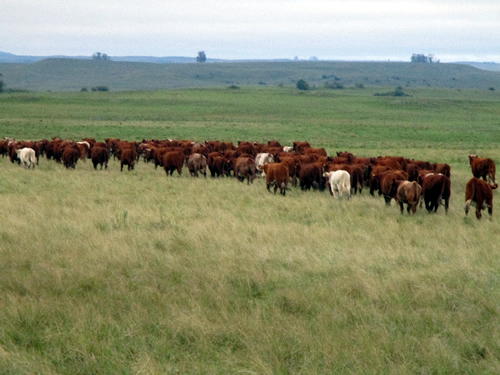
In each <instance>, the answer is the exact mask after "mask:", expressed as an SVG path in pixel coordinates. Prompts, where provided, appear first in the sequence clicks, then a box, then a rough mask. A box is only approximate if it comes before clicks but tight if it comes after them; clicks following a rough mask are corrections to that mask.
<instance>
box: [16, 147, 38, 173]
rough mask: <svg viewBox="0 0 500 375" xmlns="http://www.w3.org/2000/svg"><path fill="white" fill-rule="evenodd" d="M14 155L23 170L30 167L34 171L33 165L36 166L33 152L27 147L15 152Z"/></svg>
mask: <svg viewBox="0 0 500 375" xmlns="http://www.w3.org/2000/svg"><path fill="white" fill-rule="evenodd" d="M16 154H17V157H18V159H19V160H20V161H21V163H23V165H24V168H26V167H27V168H31V167H32V168H33V169H35V164H36V155H35V150H33V149H32V148H29V147H24V148H22V149H20V150H16Z"/></svg>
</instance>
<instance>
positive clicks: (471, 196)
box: [464, 184, 476, 215]
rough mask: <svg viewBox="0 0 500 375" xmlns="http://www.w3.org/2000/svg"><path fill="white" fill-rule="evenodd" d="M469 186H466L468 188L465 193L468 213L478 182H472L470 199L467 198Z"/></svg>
mask: <svg viewBox="0 0 500 375" xmlns="http://www.w3.org/2000/svg"><path fill="white" fill-rule="evenodd" d="M467 187H468V186H467ZM467 187H466V188H465V189H466V191H465V194H466V195H465V199H466V201H465V207H464V209H465V214H466V215H467V214H468V213H469V209H470V205H471V202H472V200H473V199H474V196H475V195H476V184H470V188H471V190H470V193H471V195H470V198H469V199H467V198H468V197H467Z"/></svg>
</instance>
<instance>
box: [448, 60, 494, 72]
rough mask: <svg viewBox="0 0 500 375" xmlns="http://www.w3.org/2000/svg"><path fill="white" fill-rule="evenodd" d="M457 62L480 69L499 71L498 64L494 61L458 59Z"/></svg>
mask: <svg viewBox="0 0 500 375" xmlns="http://www.w3.org/2000/svg"><path fill="white" fill-rule="evenodd" d="M457 64H466V65H470V66H473V67H474V68H478V69H482V70H489V71H491V72H500V64H497V63H494V62H473V61H460V62H457Z"/></svg>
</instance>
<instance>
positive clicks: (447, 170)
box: [432, 163, 451, 178]
mask: <svg viewBox="0 0 500 375" xmlns="http://www.w3.org/2000/svg"><path fill="white" fill-rule="evenodd" d="M432 168H434V171H435V172H436V173H441V174H444V175H445V176H446V177H448V178H451V167H450V165H449V164H446V163H434V164H432Z"/></svg>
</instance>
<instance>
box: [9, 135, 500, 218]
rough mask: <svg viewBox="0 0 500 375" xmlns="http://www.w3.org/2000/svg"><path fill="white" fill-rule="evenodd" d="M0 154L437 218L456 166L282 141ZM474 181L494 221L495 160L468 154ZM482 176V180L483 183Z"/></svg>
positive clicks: (475, 195) (475, 193)
mask: <svg viewBox="0 0 500 375" xmlns="http://www.w3.org/2000/svg"><path fill="white" fill-rule="evenodd" d="M0 154H1V155H2V157H4V156H8V157H9V158H10V161H11V162H12V163H15V162H17V163H18V164H23V165H24V166H25V167H26V168H35V164H38V161H39V158H40V157H41V156H45V157H46V158H47V159H48V160H51V159H53V160H55V161H56V162H58V163H61V164H62V165H64V166H65V167H66V168H75V167H76V165H77V163H78V160H81V159H91V160H92V163H93V166H94V169H97V167H98V166H100V169H102V168H103V167H104V168H105V169H106V168H108V162H109V159H110V156H112V157H113V158H116V159H118V160H119V161H120V170H121V171H123V166H127V169H128V170H133V169H134V167H135V164H136V163H137V162H138V161H139V160H141V159H143V160H144V162H145V163H150V162H151V163H152V164H154V166H155V169H156V168H158V166H160V167H163V168H164V170H165V172H166V174H167V176H168V175H169V174H170V175H172V174H173V173H174V171H177V173H178V174H179V175H180V174H181V172H182V168H183V166H186V167H187V168H188V170H189V173H190V174H191V176H198V175H199V174H203V175H204V176H205V177H206V176H207V168H208V171H209V172H210V174H211V176H212V177H224V176H226V177H229V176H234V177H236V178H237V179H238V180H239V181H241V182H243V181H244V180H246V181H247V184H250V183H252V182H253V180H254V179H255V178H256V177H257V176H263V177H265V178H266V187H267V190H268V191H271V190H270V189H271V187H273V188H274V194H276V192H277V190H278V189H279V190H280V193H281V194H282V195H285V194H286V191H287V190H290V189H289V187H288V185H289V184H291V185H292V186H294V187H297V184H299V186H300V188H301V189H302V190H310V189H311V188H312V189H319V190H325V189H328V190H330V192H331V194H332V195H333V196H334V197H335V198H339V197H341V198H342V197H346V198H347V199H349V198H350V197H351V194H357V193H361V191H362V190H363V188H369V189H370V194H371V195H372V196H373V195H374V193H375V191H378V194H379V195H381V196H383V197H384V200H385V203H386V204H387V205H390V202H391V200H392V199H395V200H396V202H398V204H399V206H400V209H401V213H403V212H404V205H405V204H406V205H407V211H408V213H410V212H411V213H415V212H416V209H417V206H418V204H419V202H420V207H421V208H422V203H425V208H426V209H427V211H428V212H436V211H437V209H438V208H439V206H440V205H444V208H445V211H446V213H447V212H448V207H449V201H450V195H451V188H450V186H451V183H450V166H449V165H448V164H446V163H430V162H429V161H423V160H414V159H411V160H410V159H406V158H404V157H402V156H379V157H356V156H354V155H353V154H352V153H350V152H337V155H336V156H331V155H328V154H327V153H326V151H325V149H324V148H315V147H311V145H310V144H309V143H308V142H293V146H282V145H281V144H280V143H279V142H278V141H269V142H267V144H265V143H258V142H242V141H240V142H238V144H237V145H234V144H233V143H232V142H220V141H205V142H204V143H196V142H192V141H187V140H186V141H181V140H170V139H169V140H143V141H142V142H129V141H124V140H120V139H112V138H108V139H105V141H104V142H97V141H96V140H95V139H93V138H84V139H82V141H79V142H76V141H73V140H63V139H59V138H53V139H52V140H46V139H43V140H40V141H16V140H15V139H10V138H5V139H4V140H2V141H0ZM469 163H470V166H471V169H472V174H473V176H474V177H473V178H472V179H471V180H470V181H469V182H468V183H467V185H466V197H465V200H466V203H465V213H466V214H468V212H469V209H470V206H471V205H475V206H476V217H477V218H478V219H480V218H481V210H483V209H486V208H487V210H488V213H489V214H490V215H491V214H492V210H493V192H492V190H494V189H496V188H497V187H498V184H497V183H496V182H495V163H494V162H493V160H492V159H489V158H479V157H478V156H477V155H470V156H469ZM480 178H482V180H481V179H480Z"/></svg>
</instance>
